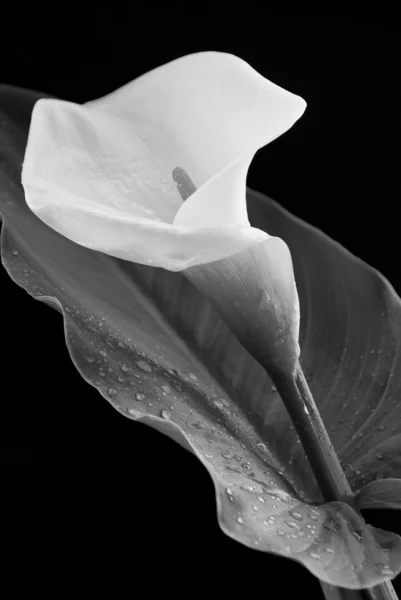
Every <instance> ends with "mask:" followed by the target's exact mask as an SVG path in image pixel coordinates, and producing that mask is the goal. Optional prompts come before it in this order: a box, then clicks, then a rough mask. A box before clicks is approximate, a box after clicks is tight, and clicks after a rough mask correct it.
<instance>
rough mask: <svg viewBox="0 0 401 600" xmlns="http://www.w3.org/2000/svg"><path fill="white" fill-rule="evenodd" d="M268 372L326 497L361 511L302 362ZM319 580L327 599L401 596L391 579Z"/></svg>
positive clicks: (387, 599) (392, 598)
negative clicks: (343, 584)
mask: <svg viewBox="0 0 401 600" xmlns="http://www.w3.org/2000/svg"><path fill="white" fill-rule="evenodd" d="M269 375H270V377H271V378H272V380H273V383H274V385H275V386H276V388H277V391H278V393H279V394H280V396H281V398H282V400H283V402H284V404H285V406H286V408H287V411H288V413H289V415H290V417H291V420H292V422H293V424H294V427H295V429H296V431H297V433H298V435H299V438H300V440H301V443H302V445H303V447H304V450H305V453H306V455H307V457H308V459H309V462H310V465H311V468H312V470H313V473H314V475H315V477H316V480H317V482H318V484H319V487H320V489H321V490H322V494H323V497H324V499H325V501H326V502H331V501H340V502H345V503H347V504H349V505H350V506H352V508H353V509H354V510H355V511H356V512H357V513H358V514H361V512H360V510H359V509H358V506H357V503H356V501H355V496H354V493H353V492H352V489H351V486H350V484H349V483H348V480H347V478H346V476H345V474H344V471H343V469H342V467H341V463H340V461H339V459H338V456H337V454H336V452H335V450H334V447H333V444H332V443H331V440H330V437H329V435H328V433H327V430H326V428H325V426H324V423H323V421H322V419H321V417H320V414H319V411H318V409H317V406H316V404H315V401H314V399H313V396H312V393H311V391H310V389H309V386H308V384H307V382H306V379H305V376H304V374H303V371H302V368H301V366H300V364H299V363H298V365H297V367H296V370H295V373H294V376H293V378H290V377H288V376H287V377H286V376H285V375H282V374H273V373H271V374H270V373H269ZM320 583H321V586H322V589H323V592H324V595H325V598H326V600H398V596H397V594H396V592H395V590H394V587H393V585H392V583H391V581H386V582H384V583H381V584H379V585H376V586H374V587H371V588H368V589H365V590H349V589H345V588H339V587H334V586H331V585H329V584H327V583H324V582H320Z"/></svg>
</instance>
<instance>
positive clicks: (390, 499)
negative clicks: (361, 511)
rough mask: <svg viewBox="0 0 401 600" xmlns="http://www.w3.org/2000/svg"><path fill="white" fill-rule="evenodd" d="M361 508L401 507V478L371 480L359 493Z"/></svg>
mask: <svg viewBox="0 0 401 600" xmlns="http://www.w3.org/2000/svg"><path fill="white" fill-rule="evenodd" d="M356 499H357V502H358V506H359V508H398V509H401V479H394V478H392V477H389V478H388V479H381V480H378V481H371V482H370V483H368V484H367V485H365V487H363V488H362V489H361V490H359V492H358V495H357V498H356Z"/></svg>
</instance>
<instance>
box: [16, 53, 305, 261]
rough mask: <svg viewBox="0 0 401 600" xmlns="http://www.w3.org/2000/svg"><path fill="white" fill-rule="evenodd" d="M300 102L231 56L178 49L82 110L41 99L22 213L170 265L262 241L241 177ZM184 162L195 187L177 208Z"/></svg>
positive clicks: (109, 249)
mask: <svg viewBox="0 0 401 600" xmlns="http://www.w3.org/2000/svg"><path fill="white" fill-rule="evenodd" d="M305 106H306V104H305V102H304V100H302V98H300V97H299V96H295V95H294V94H291V93H289V92H287V91H285V90H283V89H282V88H279V87H278V86H276V85H274V84H273V83H271V82H270V81H268V80H266V79H265V78H263V77H262V76H261V75H260V74H258V73H257V72H256V71H255V70H254V69H252V67H250V66H249V65H248V64H247V63H245V62H244V61H243V60H241V59H239V58H237V57H235V56H232V55H230V54H224V53H218V52H202V53H199V54H193V55H189V56H185V57H183V58H180V59H178V60H175V61H173V62H171V63H168V64H167V65H164V66H162V67H159V68H157V69H155V70H154V71H151V72H150V73H147V74H145V75H143V76H142V77H139V78H138V79H136V80H134V81H133V82H131V83H129V84H127V85H125V86H124V87H122V88H120V89H119V90H117V91H115V92H113V93H111V94H109V95H108V96H105V97H104V98H100V99H98V100H94V101H92V102H89V103H87V104H85V105H82V106H81V105H77V104H73V103H70V102H64V101H58V100H48V99H43V100H40V101H39V102H38V103H37V104H36V105H35V108H34V111H33V114H32V121H31V128H30V132H29V138H28V144H27V149H26V153H25V159H24V165H23V172H22V183H23V186H24V189H25V194H26V200H27V203H28V205H29V206H30V208H31V210H33V212H35V213H36V214H37V216H38V217H39V218H40V219H42V220H43V221H44V222H45V223H47V224H48V225H49V226H50V227H52V228H53V229H56V230H57V231H59V232H60V233H61V234H63V235H65V236H66V237H68V238H69V239H71V240H73V241H75V242H77V243H79V244H82V245H84V246H87V247H90V248H93V249H95V250H100V251H103V252H106V253H108V254H111V255H113V256H117V257H121V258H125V259H127V260H132V261H135V262H139V263H143V264H153V265H154V266H160V267H164V268H166V269H169V270H182V269H184V268H186V267H189V266H194V265H196V264H202V263H205V262H210V261H212V260H217V259H219V258H224V257H226V256H230V255H231V254H234V253H236V252H239V251H241V250H243V249H245V248H248V247H251V246H253V245H255V244H257V243H260V241H263V240H264V239H266V237H268V236H267V234H266V233H264V232H262V231H260V230H258V229H254V228H251V227H250V226H249V221H248V217H247V211H246V199H245V183H246V174H247V170H248V167H249V164H250V162H251V160H252V157H253V155H254V153H255V152H256V151H257V150H258V148H260V147H262V146H264V145H265V144H267V143H268V142H270V141H271V140H273V139H274V138H276V137H277V136H279V135H281V134H282V133H284V132H285V131H286V130H287V129H289V128H290V127H291V126H292V125H293V123H294V122H295V121H296V120H297V119H298V118H299V117H300V116H301V114H302V113H303V111H304V109H305ZM177 166H179V167H182V168H183V169H184V170H185V171H186V172H187V173H188V175H189V177H190V178H191V180H192V181H193V182H194V184H195V186H196V187H197V188H198V189H197V191H196V192H195V193H194V194H193V195H192V196H190V197H189V198H188V199H187V200H186V202H185V203H183V202H182V199H181V197H180V195H179V193H178V191H177V188H176V186H175V183H174V181H173V178H172V175H171V173H172V171H173V169H174V168H175V167H177Z"/></svg>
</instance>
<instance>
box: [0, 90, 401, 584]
mask: <svg viewBox="0 0 401 600" xmlns="http://www.w3.org/2000/svg"><path fill="white" fill-rule="evenodd" d="M39 97H41V95H39V94H36V93H34V92H29V91H24V90H17V89H14V88H9V87H3V88H2V89H0V207H1V212H2V216H3V227H2V232H1V233H2V235H1V251H2V261H3V265H4V267H5V268H6V270H7V272H8V273H9V275H10V277H11V278H12V279H13V281H15V282H16V283H17V284H18V285H20V286H21V287H23V288H24V289H25V290H26V291H27V292H28V293H29V294H31V295H32V296H33V297H34V298H37V299H39V300H42V301H44V302H47V303H49V304H50V305H51V306H53V307H54V308H56V309H57V310H58V311H60V312H61V313H62V314H63V318H64V324H65V334H66V342H67V346H68V350H69V353H70V355H71V358H72V360H73V362H74V364H75V366H76V368H77V369H78V371H79V372H80V373H81V375H82V377H83V378H84V379H85V380H86V381H87V382H88V383H90V384H91V385H93V386H95V387H97V388H98V390H99V392H100V394H101V395H102V396H103V397H104V398H106V399H107V400H108V401H109V402H110V404H111V405H113V406H114V407H115V408H116V410H118V411H119V412H120V413H121V414H123V415H124V416H126V417H128V418H132V419H133V420H141V421H142V422H145V423H147V424H148V425H150V426H152V427H154V428H156V429H158V430H160V431H162V432H163V433H165V434H167V435H169V436H170V437H172V438H173V439H175V440H176V441H177V442H178V443H180V444H181V445H182V446H183V447H184V448H186V449H188V450H190V451H191V452H193V453H194V454H195V455H196V456H197V457H198V458H199V460H201V462H202V464H203V465H204V466H205V468H206V469H207V470H208V472H209V473H210V475H211V477H212V479H213V482H214V485H215V490H216V503H217V513H218V520H219V524H220V527H221V528H222V530H223V531H224V532H225V533H226V534H227V535H228V536H230V537H232V538H233V539H235V540H237V541H239V542H241V543H243V544H245V545H247V546H249V547H251V548H254V549H257V550H262V551H265V552H273V553H277V554H280V555H283V556H287V557H289V558H292V559H294V560H297V561H299V562H300V563H302V564H303V565H304V566H305V567H306V568H308V569H309V570H310V571H311V572H312V573H313V574H314V575H316V576H317V577H319V578H320V579H321V580H323V581H325V582H327V583H330V584H332V585H337V586H342V587H346V588H350V589H359V588H365V587H369V586H372V585H376V584H378V583H380V582H382V581H385V580H388V579H390V578H391V577H394V576H395V575H396V574H397V573H398V572H400V571H401V538H400V537H399V536H397V535H395V534H393V533H390V532H384V531H382V530H379V529H377V528H373V527H370V526H368V525H366V523H365V522H364V521H363V519H362V518H361V517H360V516H359V515H357V514H356V512H355V511H354V510H353V509H352V508H351V507H350V506H348V505H346V504H343V503H341V502H330V503H323V498H322V495H321V492H320V490H319V486H318V485H317V483H316V481H315V479H314V476H313V474H312V472H311V469H310V466H309V464H308V462H307V461H306V459H305V456H304V454H303V452H302V448H301V446H300V444H299V440H298V438H297V436H296V434H295V432H294V428H293V426H292V424H291V422H290V421H289V418H288V415H287V413H286V411H285V409H284V406H283V403H282V401H281V399H280V397H279V396H278V394H277V392H276V390H275V389H274V387H272V383H271V381H270V379H269V377H268V376H267V374H266V373H265V371H264V370H263V369H262V368H261V366H260V365H259V364H258V363H257V362H255V360H254V359H253V358H252V357H251V356H250V355H249V354H248V353H247V352H246V350H245V349H244V348H243V347H242V346H241V344H240V343H239V342H238V340H237V339H236V338H235V336H234V335H233V334H232V333H231V331H230V330H229V329H228V328H227V327H226V326H225V324H224V323H223V322H222V321H221V319H220V318H219V317H218V315H217V314H216V313H215V312H214V310H213V309H212V307H211V305H210V303H209V302H208V301H207V299H206V298H205V297H204V296H203V295H202V294H200V293H199V292H198V291H197V290H196V289H195V288H194V287H193V286H192V285H191V284H190V282H189V281H188V280H187V279H186V278H185V277H184V276H183V275H182V274H181V273H174V272H168V271H164V270H163V269H156V268H152V267H147V266H144V265H137V264H133V263H128V262H125V261H123V260H120V259H115V258H112V257H110V256H106V255H104V254H102V253H98V252H93V251H91V250H89V249H86V248H84V247H81V246H79V245H77V244H74V243H72V242H70V241H69V240H68V239H67V238H64V237H62V236H61V235H59V234H58V233H57V232H55V231H54V230H52V229H50V228H49V227H48V226H46V225H45V224H44V223H43V222H42V221H40V220H39V219H38V218H37V217H36V216H35V215H34V214H33V213H32V212H31V211H30V210H29V209H28V207H27V206H26V203H25V199H24V194H23V190H22V187H21V184H20V176H21V165H22V160H23V154H24V150H25V145H26V140H27V133H28V128H29V117H30V114H31V111H32V107H33V105H34V102H35V101H36V100H37V99H38V98H39ZM248 200H249V215H250V219H251V222H252V223H253V225H255V226H257V227H260V228H262V229H265V230H266V231H268V233H270V234H272V235H278V236H279V237H282V238H283V239H284V240H285V241H286V242H287V243H288V245H289V247H290V249H291V253H292V257H293V261H294V266H295V275H296V281H297V285H298V290H299V295H300V302H301V315H302V320H301V327H302V328H301V349H302V357H301V359H302V360H301V363H302V366H303V368H304V371H305V372H306V375H307V378H308V381H309V385H310V387H311V389H312V392H313V393H314V396H315V400H316V403H317V405H318V406H319V409H320V411H321V414H322V417H323V420H324V421H325V423H326V426H328V428H329V432H330V433H331V434H332V439H333V443H334V445H335V447H336V449H337V450H338V451H339V453H340V456H341V458H342V459H343V460H344V459H345V461H346V462H348V463H349V464H350V468H349V476H350V481H351V483H352V485H353V487H354V489H357V488H358V486H359V485H360V483H361V482H363V480H362V476H365V477H367V476H369V477H372V476H376V475H377V474H378V473H382V472H384V473H385V474H386V475H389V474H391V475H393V476H394V475H395V471H397V469H398V472H399V465H400V462H399V450H400V445H399V443H398V446H397V439H399V436H398V438H397V435H396V433H397V432H396V431H393V428H394V425H393V423H395V422H396V420H395V417H397V418H398V417H399V416H400V405H399V403H395V402H394V399H395V398H396V392H397V391H398V390H399V387H400V365H399V363H397V348H396V344H397V343H398V337H397V336H399V334H400V331H401V329H400V315H401V313H400V300H399V298H398V297H397V296H396V295H395V293H394V291H393V290H392V288H391V287H390V286H389V284H388V283H387V282H386V281H385V280H384V279H383V278H382V277H381V276H380V275H379V274H378V273H377V272H376V271H374V270H373V269H371V268H370V267H368V266H367V265H365V264H364V263H363V262H362V261H359V260H358V259H355V258H354V257H352V256H351V255H350V254H349V253H347V252H346V251H345V250H344V249H343V248H341V247H340V246H339V245H338V244H336V243H335V242H333V241H331V240H330V239H329V238H327V237H326V236H324V235H323V234H322V233H320V232H318V231H317V230H315V229H314V228H312V227H310V226H308V225H306V224H305V223H303V222H302V221H300V220H298V219H296V218H294V217H293V216H291V215H290V214H289V213H287V212H286V211H285V210H283V209H282V208H281V207H280V206H279V205H278V204H276V203H275V202H273V201H272V200H270V199H268V198H266V197H264V196H262V195H260V194H257V193H255V192H252V191H249V192H248ZM371 350H374V351H375V353H374V354H372V353H371ZM382 427H384V429H383V430H382ZM133 435H135V429H134V428H133ZM372 446H374V449H373V451H372ZM379 450H381V451H382V452H383V453H384V452H385V453H386V454H385V458H384V459H378V458H377V456H376V453H377V452H378V451H379ZM358 471H359V472H358ZM183 481H184V482H185V474H184V473H183ZM194 519H196V515H194Z"/></svg>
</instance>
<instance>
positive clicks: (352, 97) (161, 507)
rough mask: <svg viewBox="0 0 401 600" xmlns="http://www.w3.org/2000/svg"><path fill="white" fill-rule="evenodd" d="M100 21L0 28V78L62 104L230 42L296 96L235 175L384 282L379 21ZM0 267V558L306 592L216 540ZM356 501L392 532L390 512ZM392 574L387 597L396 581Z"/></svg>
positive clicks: (394, 245)
mask: <svg viewBox="0 0 401 600" xmlns="http://www.w3.org/2000/svg"><path fill="white" fill-rule="evenodd" d="M110 18H111V17H110V15H109V14H103V13H101V14H100V15H98V16H97V17H96V18H94V20H93V22H92V25H91V27H90V28H89V29H85V32H83V31H82V28H81V29H80V28H78V27H76V26H73V27H72V26H71V25H70V24H68V25H65V27H64V28H63V27H62V26H59V27H58V28H54V27H47V26H46V23H45V22H44V23H39V22H38V23H35V28H34V32H33V30H32V27H31V24H30V23H29V22H27V20H23V18H21V19H20V20H19V21H18V23H17V25H14V27H13V26H12V25H10V27H9V29H8V33H7V35H6V36H3V38H2V41H1V42H0V44H1V48H2V55H3V56H6V57H7V59H6V60H3V62H2V64H1V66H0V83H7V84H11V85H15V86H19V87H25V88H31V89H34V90H37V91H43V92H45V93H48V94H51V95H54V96H57V97H59V98H62V99H65V100H70V101H74V102H78V103H80V102H85V101H88V100H92V99H94V98H97V97H99V96H102V95H105V94H106V93H109V92H111V91H113V90H114V89H116V88H118V87H120V86H121V85H123V84H125V83H127V82H128V81H130V80H132V79H134V78H135V77H137V76H139V75H141V74H142V73H144V72H146V71H148V70H150V69H152V68H155V67H157V66H160V65H161V64H163V63H166V62H168V61H170V60H173V59H175V58H178V57H179V56H182V55H184V54H188V53H191V52H197V51H201V50H220V51H224V52H231V53H233V54H236V55H237V56H240V57H241V58H243V59H244V60H246V61H247V62H249V63H250V64H251V65H252V66H253V67H254V68H255V69H256V70H257V71H259V72H260V73H262V74H263V75H264V76H265V77H267V78H268V79H271V80H272V81H273V82H274V83H276V84H278V85H280V86H282V87H284V88H286V89H288V90H290V91H292V92H294V93H296V94H299V95H301V96H302V97H303V98H305V100H306V101H307V103H308V107H307V109H306V112H305V114H304V115H303V117H302V118H301V119H300V120H299V121H298V122H297V123H296V125H295V126H294V127H293V128H292V129H291V130H290V131H289V132H287V133H286V134H285V135H283V136H282V137H280V138H279V139H277V140H276V141H274V142H273V143H272V144H270V145H268V146H267V147H266V148H264V149H263V150H261V151H259V152H258V154H257V156H256V157H255V159H254V161H253V163H252V165H251V168H250V171H249V176H248V185H249V187H251V188H254V189H256V190H258V191H261V192H263V193H266V194H267V195H269V196H271V197H272V198H274V199H275V200H277V201H278V202H280V203H281V204H282V205H283V206H285V207H286V208H287V209H289V210H290V211H291V212H293V213H294V214H295V215H297V216H299V217H301V218H303V219H304V220H305V221H308V222H310V223H312V224H313V225H315V226H317V227H319V228H321V229H322V230H323V231H325V232H326V233H327V234H329V235H330V236H331V237H333V238H334V239H336V240H337V241H339V242H340V243H342V244H343V245H344V246H345V247H346V248H347V249H349V250H350V251H352V252H353V253H354V254H356V255H357V256H359V257H361V258H363V259H364V260H365V261H367V262H368V263H370V264H371V265H373V266H374V267H376V268H377V269H378V270H380V271H381V272H382V273H383V274H384V275H385V276H386V277H387V278H388V279H389V280H390V282H391V283H392V284H393V285H394V287H395V288H396V290H397V291H398V293H401V277H400V274H401V270H400V198H399V187H398V181H397V179H398V169H399V151H398V147H397V146H398V144H399V134H400V129H399V101H400V92H399V81H398V70H399V64H398V62H397V60H396V58H395V57H396V49H397V44H396V43H395V40H394V38H393V36H392V34H388V35H384V34H383V35H382V37H380V39H379V38H378V37H375V38H374V39H370V40H369V41H364V42H362V41H361V42H360V43H359V42H356V41H355V39H353V41H351V42H350V43H345V42H344V40H342V39H341V35H339V36H338V37H337V38H335V43H332V44H331V45H325V44H324V40H321V41H320V43H319V44H318V45H313V44H312V43H311V44H309V45H308V44H306V43H304V44H292V45H291V44H290V45H286V44H285V43H281V44H280V43H277V44H273V43H272V44H271V45H269V44H267V43H266V45H260V46H257V47H255V46H253V45H251V44H249V46H246V45H245V46H244V47H243V46H238V45H230V44H229V43H224V42H221V40H220V41H216V40H214V41H211V40H203V41H200V42H199V43H198V42H194V41H185V40H181V43H177V44H176V45H173V44H172V43H168V42H166V41H163V42H160V43H151V44H150V43H147V44H140V43H138V40H134V39H133V36H130V37H128V36H127V35H126V32H127V31H128V30H129V28H127V27H126V28H125V29H124V30H123V31H124V32H125V33H122V32H121V28H120V25H122V24H121V23H120V22H119V21H118V17H116V16H114V17H113V18H114V21H113V24H114V27H110V22H109V19H110ZM38 21H40V19H39V20H38ZM116 25H118V27H116ZM360 28H361V30H363V29H364V24H363V23H361V24H360ZM372 31H376V33H377V30H376V29H375V28H374V27H372ZM172 37H173V36H172ZM368 38H369V36H368ZM306 39H307V38H306ZM364 39H365V38H364ZM16 40H19V41H18V43H17V42H16ZM169 41H170V42H172V39H171V38H169ZM174 41H177V40H176V39H175V40H174ZM304 41H305V40H304ZM342 43H344V45H341V44H342ZM0 276H1V315H2V325H1V327H2V329H1V342H2V348H3V358H2V391H1V404H0V410H1V413H0V419H1V422H0V427H1V440H0V468H1V485H2V491H1V496H0V521H1V522H0V529H1V535H0V551H1V552H3V553H4V556H5V557H6V558H7V561H6V562H3V568H4V565H5V564H7V570H12V569H13V568H14V567H15V569H16V570H17V571H18V572H20V571H21V570H22V571H24V572H27V571H28V570H29V571H30V570H35V571H36V575H37V576H39V578H42V579H43V580H47V579H48V577H49V576H50V574H53V575H54V574H56V575H58V576H59V577H60V578H62V579H60V581H61V580H63V579H64V578H68V579H69V580H70V581H73V582H78V581H79V580H80V578H83V577H89V578H90V579H92V580H93V581H95V580H98V579H99V578H103V577H105V576H113V577H117V578H118V579H119V580H120V581H123V582H124V583H126V584H128V585H129V586H130V589H131V592H132V593H133V594H134V595H136V594H138V586H139V585H142V586H144V589H145V590H146V593H149V594H153V593H155V594H156V593H159V592H160V591H161V592H162V593H163V591H164V593H169V594H170V593H171V594H174V595H175V594H178V596H181V595H185V596H187V595H192V593H195V592H197V593H199V595H203V594H205V595H206V594H207V597H210V596H212V597H213V595H216V596H217V595H218V594H221V593H224V595H225V596H232V595H233V594H234V595H240V594H247V595H250V594H252V595H253V596H255V597H256V596H260V595H262V594H263V597H276V594H277V595H278V594H280V597H282V598H292V597H294V594H297V593H299V591H300V590H302V593H303V594H305V595H309V596H310V597H312V596H313V597H323V596H322V595H321V592H320V586H319V583H318V581H317V580H316V579H315V578H314V577H313V576H312V575H311V574H310V573H309V572H308V571H307V570H306V569H305V568H304V567H302V566H301V565H299V564H298V563H296V562H294V561H290V560H287V559H284V558H280V557H276V556H274V555H267V554H264V553H261V552H257V551H254V550H251V549H249V548H246V547H245V546H242V545H241V544H239V543H237V542H235V541H232V540H231V539H229V538H228V537H226V536H225V535H224V534H223V533H222V532H221V531H220V529H219V527H218V525H217V518H216V508H215V495H214V489H213V485H212V481H211V479H210V477H209V475H208V474H207V472H206V470H205V469H204V468H203V466H202V465H201V464H200V462H199V461H198V460H197V459H196V458H195V457H194V456H192V455H191V454H189V453H188V452H185V450H183V449H182V448H181V447H180V446H178V445H177V444H176V443H175V442H173V441H172V440H170V439H169V438H167V437H165V436H163V435H162V434H160V433H159V432H157V431H155V430H153V429H151V428H149V427H146V426H144V425H140V424H134V423H132V422H131V421H129V420H128V419H125V418H124V417H122V416H121V415H119V414H118V413H117V412H116V411H114V409H112V408H111V406H110V405H109V404H108V403H107V402H106V401H105V400H104V399H103V398H102V397H101V396H100V395H99V393H98V392H97V391H96V390H95V389H94V388H92V387H90V386H89V385H88V384H86V383H85V382H84V381H83V380H82V379H81V377H80V375H79V374H78V373H77V371H76V370H75V368H74V366H73V364H72V362H71V361H70V359H69V356H68V353H67V348H66V347H65V344H64V341H63V340H64V336H63V324H62V317H61V315H59V314H58V313H57V312H56V311H54V310H52V309H50V308H49V307H48V306H46V305H45V304H43V303H40V302H36V301H34V300H33V299H32V298H30V297H29V296H28V295H27V294H26V293H25V291H23V290H22V289H20V288H18V287H17V286H16V285H15V284H14V283H13V282H12V281H11V280H10V279H9V277H8V275H7V273H6V272H5V270H4V269H1V270H0ZM364 515H365V517H366V518H367V519H368V522H370V523H372V524H374V525H376V526H379V527H382V528H384V529H386V528H387V529H390V530H392V531H397V532H398V533H399V534H401V524H400V516H399V515H400V513H399V512H395V511H394V512H391V511H364ZM37 564H39V565H40V566H39V567H35V566H34V565H37ZM394 583H395V587H396V588H397V591H398V593H399V594H400V596H401V577H398V578H397V581H396V582H394ZM142 593H143V592H142Z"/></svg>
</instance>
